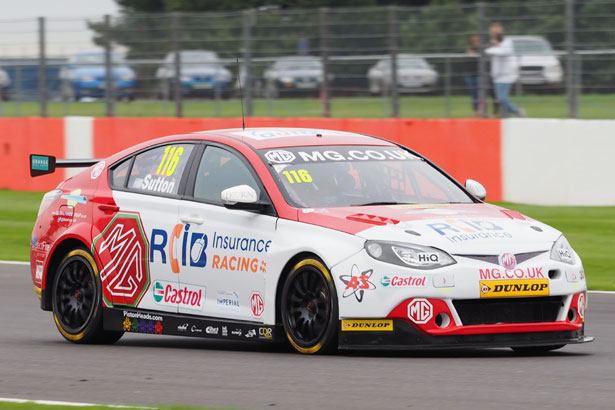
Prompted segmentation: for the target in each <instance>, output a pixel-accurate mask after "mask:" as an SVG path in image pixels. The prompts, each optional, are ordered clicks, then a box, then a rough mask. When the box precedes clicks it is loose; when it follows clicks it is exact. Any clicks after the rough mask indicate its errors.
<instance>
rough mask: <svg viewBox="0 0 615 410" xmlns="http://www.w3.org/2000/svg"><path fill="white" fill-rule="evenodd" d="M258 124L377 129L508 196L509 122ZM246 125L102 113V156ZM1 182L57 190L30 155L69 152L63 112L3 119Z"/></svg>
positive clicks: (97, 140) (497, 196)
mask: <svg viewBox="0 0 615 410" xmlns="http://www.w3.org/2000/svg"><path fill="white" fill-rule="evenodd" d="M246 122H247V124H248V125H249V126H250V127H268V126H274V127H301V128H330V129H335V130H342V131H354V132H361V133H365V134H371V135H376V136H379V137H383V138H387V139H390V140H392V141H396V142H399V143H401V144H403V145H406V146H408V147H410V148H412V149H414V150H416V151H418V152H420V153H421V154H423V155H425V156H426V157H427V158H429V159H431V160H433V161H434V162H435V163H436V164H438V165H439V166H440V167H442V168H443V169H444V170H445V171H447V172H448V173H450V174H451V175H453V177H455V178H456V179H457V180H459V181H460V182H462V183H463V182H464V181H465V180H466V179H467V178H473V179H476V180H477V181H479V182H481V183H482V184H483V185H484V186H485V188H486V189H487V193H488V198H489V200H491V201H499V200H501V199H502V182H501V181H502V173H501V126H500V124H501V123H500V121H499V120H484V119H396V118H389V119H361V118H256V117H253V118H248V119H247V121H246ZM239 127H241V119H240V118H207V119H194V118H95V119H94V124H93V134H94V135H93V136H90V135H84V136H83V138H92V139H93V141H92V147H93V150H94V156H95V157H97V158H104V157H107V156H109V155H111V154H113V153H115V152H117V151H119V150H122V149H124V148H127V147H130V146H132V145H135V144H137V143H139V142H143V141H147V140H151V139H154V138H157V137H161V136H164V135H171V134H182V133H189V132H195V131H204V130H214V129H223V128H239ZM0 130H1V131H0V188H9V189H17V190H29V191H45V190H50V189H53V188H54V187H55V186H56V185H57V184H58V182H59V181H60V180H62V179H63V178H64V172H63V171H62V170H60V171H59V172H57V173H55V174H53V175H49V176H43V177H38V178H30V176H29V169H28V166H29V162H28V155H29V154H31V153H34V154H36V153H40V154H51V155H55V156H57V157H58V158H64V152H65V150H64V119H63V118H36V117H28V118H0Z"/></svg>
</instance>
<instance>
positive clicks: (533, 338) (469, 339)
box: [339, 319, 594, 350]
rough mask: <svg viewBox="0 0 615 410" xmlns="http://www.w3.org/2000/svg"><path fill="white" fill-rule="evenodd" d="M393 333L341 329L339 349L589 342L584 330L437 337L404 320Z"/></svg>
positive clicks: (396, 320)
mask: <svg viewBox="0 0 615 410" xmlns="http://www.w3.org/2000/svg"><path fill="white" fill-rule="evenodd" d="M392 327H393V330H392V331H363V330H361V331H348V330H344V328H343V326H340V329H341V331H340V332H339V348H340V349H349V350H351V349H356V350H370V349H374V350H376V349H377V350H429V349H451V348H491V347H531V346H549V345H566V344H577V343H587V342H591V341H593V340H594V338H593V337H587V336H585V333H584V327H583V326H581V328H579V329H576V330H559V331H547V332H520V333H483V334H469V335H450V336H434V335H429V334H425V333H422V332H420V331H419V330H417V329H416V328H415V327H414V326H413V325H411V324H410V323H408V322H407V321H404V320H401V319H394V320H393V326H392Z"/></svg>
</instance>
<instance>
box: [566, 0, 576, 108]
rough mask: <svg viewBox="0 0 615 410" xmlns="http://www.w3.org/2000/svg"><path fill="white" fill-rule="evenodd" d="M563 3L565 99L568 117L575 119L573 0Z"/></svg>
mask: <svg viewBox="0 0 615 410" xmlns="http://www.w3.org/2000/svg"><path fill="white" fill-rule="evenodd" d="M564 1H565V2H566V97H567V100H568V117H569V118H577V117H578V115H579V106H578V93H577V91H578V90H577V84H576V81H575V80H576V77H575V71H576V70H575V69H576V64H575V60H576V53H575V44H574V0H564Z"/></svg>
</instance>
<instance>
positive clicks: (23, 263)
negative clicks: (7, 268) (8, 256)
mask: <svg viewBox="0 0 615 410" xmlns="http://www.w3.org/2000/svg"><path fill="white" fill-rule="evenodd" d="M0 263H4V264H5V265H28V266H29V265H30V262H22V261H0Z"/></svg>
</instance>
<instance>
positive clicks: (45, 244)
mask: <svg viewBox="0 0 615 410" xmlns="http://www.w3.org/2000/svg"><path fill="white" fill-rule="evenodd" d="M30 166H31V174H32V175H41V174H46V173H50V172H53V171H54V170H55V169H56V167H66V166H89V168H88V169H87V170H84V171H83V172H81V173H79V174H77V175H76V176H74V177H71V178H68V179H67V180H65V181H64V182H62V183H61V184H60V185H59V186H58V187H57V189H55V190H53V191H50V192H48V193H46V194H45V196H44V197H43V200H42V203H41V206H40V210H39V214H38V219H37V221H36V225H35V226H34V231H33V233H32V244H31V271H32V279H33V281H34V287H35V290H36V293H37V294H38V296H39V298H40V303H41V307H42V309H43V310H48V311H52V312H53V318H54V321H55V323H56V325H57V328H58V330H59V331H60V333H61V334H62V336H64V337H65V338H66V339H68V340H69V341H72V342H75V343H113V342H115V341H116V340H118V339H119V338H120V337H121V336H122V334H123V333H125V332H136V333H151V334H162V335H185V336H196V337H208V338H218V339H229V340H231V339H232V340H244V341H263V342H272V341H284V340H285V341H288V342H289V343H290V344H291V345H292V347H293V348H294V349H295V350H297V351H298V352H301V353H305V354H314V353H322V352H328V351H331V350H334V349H336V348H343V349H423V348H450V347H512V348H513V349H516V350H522V351H528V350H532V351H546V350H552V349H556V348H559V347H562V346H564V345H566V344H571V343H582V342H588V341H591V340H592V338H589V337H586V336H585V335H584V321H585V311H586V306H587V296H586V283H585V274H584V271H583V266H582V264H581V260H580V259H579V256H578V255H577V254H576V253H575V251H574V250H573V249H572V247H571V246H570V244H569V243H568V241H567V240H566V238H565V237H564V236H563V235H562V234H561V233H560V232H558V231H557V230H555V229H553V228H551V227H549V226H547V225H545V224H543V223H540V222H538V221H536V220H533V219H531V218H528V217H526V216H524V215H522V214H520V213H518V212H515V211H511V210H507V209H503V208H500V207H498V206H494V205H490V204H487V203H484V202H483V199H484V197H485V194H486V193H485V190H484V188H483V187H482V185H480V184H479V183H477V182H475V181H472V180H468V181H466V183H465V186H462V185H461V184H459V183H458V182H457V181H455V180H454V179H453V178H452V177H450V176H449V175H447V174H446V173H445V172H443V171H442V170H441V169H439V168H438V167H437V166H436V165H434V164H433V163H431V162H430V161H429V160H427V159H426V158H424V157H423V156H421V155H419V154H418V153H416V152H414V151H412V150H410V149H408V148H405V147H403V146H400V145H397V144H394V143H392V142H388V141H385V140H383V139H379V138H374V137H370V136H366V135H361V134H354V133H348V132H340V131H329V130H316V129H293V128H253V129H245V130H242V129H229V130H220V131H207V132H199V133H193V134H186V135H174V136H169V137H164V138H160V139H156V140H153V141H149V142H147V143H143V144H140V145H137V146H134V147H132V148H129V149H126V150H124V151H122V152H119V153H117V154H115V155H113V156H111V157H109V158H105V159H103V160H74V161H71V160H56V159H55V158H54V157H50V156H46V155H31V157H30Z"/></svg>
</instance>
